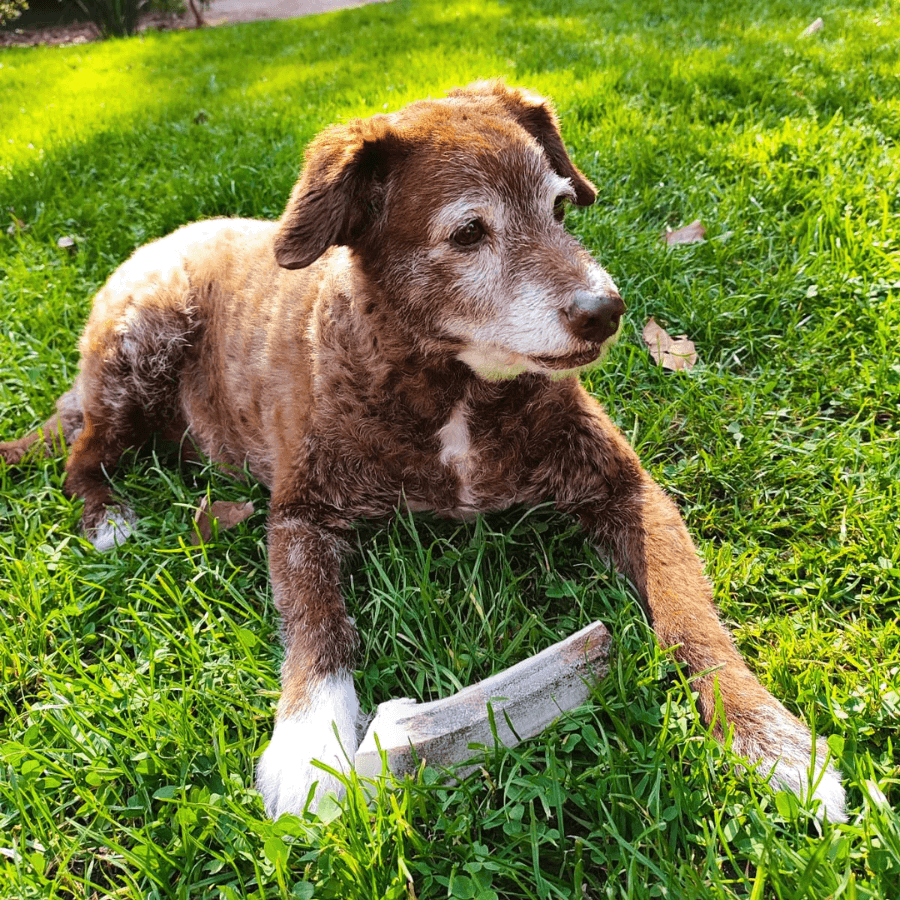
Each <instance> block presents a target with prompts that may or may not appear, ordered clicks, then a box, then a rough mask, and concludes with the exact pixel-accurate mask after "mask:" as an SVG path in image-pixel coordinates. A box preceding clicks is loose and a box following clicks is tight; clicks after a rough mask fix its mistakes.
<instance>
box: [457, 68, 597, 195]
mask: <svg viewBox="0 0 900 900" xmlns="http://www.w3.org/2000/svg"><path fill="white" fill-rule="evenodd" d="M448 96H449V97H461V98H462V97H466V96H471V97H476V98H484V99H486V100H493V101H495V102H496V103H499V104H500V106H501V108H502V109H503V110H504V112H506V114H507V115H509V116H511V117H512V118H513V119H515V121H516V122H518V124H519V125H521V127H522V128H524V129H525V130H526V131H527V132H528V133H529V134H530V135H531V136H532V137H533V138H534V139H535V140H536V141H537V142H538V143H539V144H540V145H541V147H542V148H543V151H544V153H545V154H546V155H547V159H548V161H549V162H550V165H551V166H552V167H553V170H554V171H555V172H556V173H557V174H558V175H561V176H562V177H563V178H568V179H569V181H571V182H572V187H573V189H574V190H575V202H576V203H577V204H578V206H590V205H591V204H592V203H593V202H594V201H595V200H596V199H597V189H596V188H595V187H594V185H593V184H591V182H590V181H588V179H587V178H586V177H585V176H584V173H583V172H581V171H580V170H579V169H578V167H577V166H576V165H575V163H573V162H572V160H571V159H570V158H569V154H568V153H567V152H566V148H565V145H564V144H563V141H562V136H561V135H560V133H559V119H558V118H557V116H556V111H555V110H554V109H553V105H552V104H551V103H550V101H549V100H547V99H546V98H544V97H540V96H538V95H537V94H533V93H532V92H531V91H526V90H523V89H522V88H511V87H508V86H507V85H506V84H505V83H504V82H503V80H502V79H499V78H498V79H496V80H495V81H476V82H475V83H473V84H470V85H468V86H467V87H464V88H457V90H455V91H451V92H450V93H449V94H448Z"/></svg>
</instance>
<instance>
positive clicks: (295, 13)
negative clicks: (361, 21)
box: [0, 0, 385, 47]
mask: <svg viewBox="0 0 900 900" xmlns="http://www.w3.org/2000/svg"><path fill="white" fill-rule="evenodd" d="M368 2H373V0H212V2H211V3H210V4H209V6H208V7H207V8H206V9H202V10H201V15H202V16H203V21H204V27H216V26H219V25H229V24H233V23H235V22H252V21H255V20H257V19H294V18H298V17H300V16H308V15H314V14H315V13H322V12H330V11H331V10H335V9H346V8H347V7H351V6H362V5H363V4H365V3H368ZM374 2H385V0H374ZM14 26H15V22H11V23H9V24H8V25H7V26H6V27H7V29H8V30H0V47H37V46H43V45H56V46H67V45H71V44H87V43H89V42H90V41H99V40H101V39H102V38H101V34H100V31H99V29H98V28H97V26H96V25H94V24H93V23H92V22H72V23H71V24H68V25H54V26H52V27H46V28H15V27H14ZM196 27H197V21H196V19H195V18H194V15H193V14H192V13H191V12H190V10H188V11H186V12H184V13H182V14H180V15H175V14H173V13H148V14H147V15H145V16H143V17H142V18H141V24H140V26H139V28H138V31H169V30H172V29H179V28H196Z"/></svg>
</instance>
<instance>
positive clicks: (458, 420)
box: [438, 403, 475, 507]
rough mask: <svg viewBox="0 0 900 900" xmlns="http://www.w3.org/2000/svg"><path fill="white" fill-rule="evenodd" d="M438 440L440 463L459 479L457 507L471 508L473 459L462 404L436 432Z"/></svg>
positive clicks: (464, 408) (455, 408)
mask: <svg viewBox="0 0 900 900" xmlns="http://www.w3.org/2000/svg"><path fill="white" fill-rule="evenodd" d="M438 439H439V440H440V442H441V456H440V460H441V463H442V464H443V465H445V466H447V467H448V468H450V469H453V471H454V472H455V473H456V475H457V477H458V478H459V497H458V500H459V505H460V506H462V507H466V506H471V505H472V503H473V501H474V499H475V497H474V494H473V492H472V487H471V485H472V476H473V473H474V466H475V457H474V454H473V453H472V441H471V436H470V435H469V423H468V422H467V421H466V407H465V405H464V404H463V403H459V404H457V405H456V406H455V407H454V408H453V412H452V413H451V414H450V418H449V419H447V423H446V424H445V425H444V426H443V427H442V428H441V429H440V431H438Z"/></svg>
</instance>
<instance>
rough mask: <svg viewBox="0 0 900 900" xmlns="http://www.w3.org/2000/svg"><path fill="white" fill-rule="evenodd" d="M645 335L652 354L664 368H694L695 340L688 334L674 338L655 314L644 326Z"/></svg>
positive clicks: (674, 370) (645, 340)
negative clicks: (661, 325)
mask: <svg viewBox="0 0 900 900" xmlns="http://www.w3.org/2000/svg"><path fill="white" fill-rule="evenodd" d="M643 337H644V343H645V344H646V345H647V347H649V349H650V355H651V356H652V357H653V359H654V361H655V362H656V363H658V364H659V365H661V366H662V367H663V368H664V369H670V370H671V371H673V372H677V371H679V370H680V369H693V368H694V366H695V365H696V364H697V351H696V348H695V347H694V342H693V341H691V340H689V339H688V336H687V335H686V334H682V335H679V337H677V338H673V337H672V336H671V335H670V334H669V333H668V332H667V331H666V330H665V328H662V327H660V325H658V324H657V322H656V320H655V319H654V318H653V316H651V317H650V319H649V321H648V322H647V324H646V325H645V326H644V332H643Z"/></svg>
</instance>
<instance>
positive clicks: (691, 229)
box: [662, 219, 706, 247]
mask: <svg viewBox="0 0 900 900" xmlns="http://www.w3.org/2000/svg"><path fill="white" fill-rule="evenodd" d="M662 237H663V240H664V241H665V242H666V243H667V244H668V245H669V246H670V247H671V246H672V245H673V244H699V243H702V242H703V241H705V240H706V226H705V225H704V224H703V223H702V222H701V221H700V220H699V219H694V221H693V222H691V223H690V225H685V226H684V227H683V228H676V229H675V231H666V233H665V234H664V235H663V236H662Z"/></svg>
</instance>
